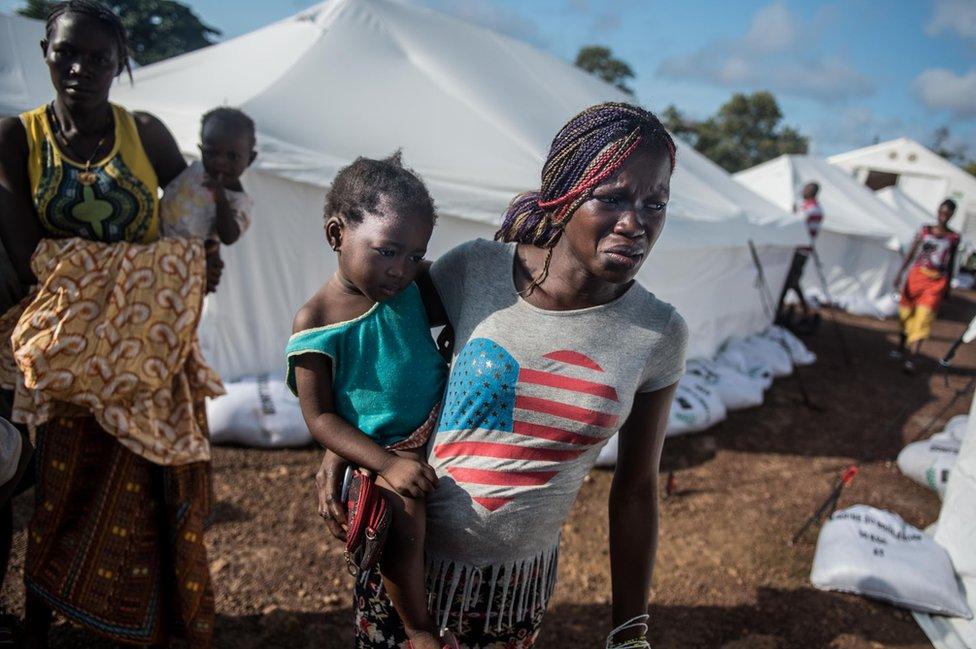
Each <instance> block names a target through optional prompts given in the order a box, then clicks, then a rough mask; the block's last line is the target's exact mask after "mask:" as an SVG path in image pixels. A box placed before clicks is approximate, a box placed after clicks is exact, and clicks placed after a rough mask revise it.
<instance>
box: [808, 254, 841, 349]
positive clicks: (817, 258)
mask: <svg viewBox="0 0 976 649" xmlns="http://www.w3.org/2000/svg"><path fill="white" fill-rule="evenodd" d="M810 255H811V256H812V257H813V265H814V267H816V269H817V275H818V277H819V278H820V285H821V286H822V287H823V292H824V297H825V298H827V305H828V310H829V313H830V320H831V322H833V323H834V331H836V332H837V340H838V341H839V342H840V350H841V353H842V354H843V355H844V364H846V365H850V364H851V353H850V351H848V349H847V341H846V340H845V339H844V332H843V331H841V328H840V323H839V322H837V317H836V316H835V315H834V298H833V297H831V295H830V288H829V287H828V286H827V275H826V274H825V273H824V269H823V264H821V263H820V255H818V254H817V249H816V248H814V247H813V241H812V240H811V241H810Z"/></svg>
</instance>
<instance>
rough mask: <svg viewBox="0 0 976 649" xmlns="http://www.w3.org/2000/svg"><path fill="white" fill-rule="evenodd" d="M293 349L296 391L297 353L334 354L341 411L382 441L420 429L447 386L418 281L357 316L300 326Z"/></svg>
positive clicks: (335, 396)
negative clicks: (327, 322)
mask: <svg viewBox="0 0 976 649" xmlns="http://www.w3.org/2000/svg"><path fill="white" fill-rule="evenodd" d="M286 354H287V355H288V386H289V387H290V388H291V389H292V391H293V392H296V394H297V389H296V387H295V360H296V359H297V358H299V357H300V356H302V355H304V354H322V355H324V356H326V357H327V358H328V359H329V361H330V365H331V367H332V368H333V369H332V394H333V399H334V400H335V408H336V412H337V413H338V414H339V415H340V416H342V418H343V419H345V420H346V421H348V422H349V423H350V424H352V425H353V426H355V427H356V428H358V429H359V430H361V431H362V432H364V433H366V435H368V436H369V437H370V439H372V440H373V441H375V442H376V443H377V444H379V445H380V446H392V445H394V444H397V443H399V442H402V441H403V440H404V439H406V438H407V437H409V436H410V434H411V433H412V432H413V431H415V430H417V429H418V428H420V427H421V426H422V425H423V424H424V422H426V421H427V419H428V418H429V417H430V415H431V410H432V408H433V407H434V406H435V405H436V404H437V403H438V402H439V401H440V398H441V395H442V394H443V393H444V381H445V378H446V376H447V365H446V364H445V363H444V359H443V358H442V357H441V355H440V353H438V351H437V346H436V345H435V344H434V341H433V339H432V338H431V336H430V324H429V322H428V320H427V313H426V312H425V310H424V304H423V301H422V299H421V295H420V289H419V288H417V285H416V284H415V283H411V284H409V285H407V287H406V288H405V289H404V290H403V291H402V292H400V293H399V294H397V295H395V296H393V297H392V298H390V299H389V300H387V301H385V302H376V303H374V304H373V306H371V307H370V308H369V310H368V311H366V313H364V314H362V315H361V316H358V317H355V318H353V319H352V320H346V321H345V322H337V323H336V324H332V325H325V326H322V327H315V328H312V329H305V330H303V331H299V332H297V333H295V334H294V335H293V336H292V337H291V339H290V340H289V341H288V347H287V350H286Z"/></svg>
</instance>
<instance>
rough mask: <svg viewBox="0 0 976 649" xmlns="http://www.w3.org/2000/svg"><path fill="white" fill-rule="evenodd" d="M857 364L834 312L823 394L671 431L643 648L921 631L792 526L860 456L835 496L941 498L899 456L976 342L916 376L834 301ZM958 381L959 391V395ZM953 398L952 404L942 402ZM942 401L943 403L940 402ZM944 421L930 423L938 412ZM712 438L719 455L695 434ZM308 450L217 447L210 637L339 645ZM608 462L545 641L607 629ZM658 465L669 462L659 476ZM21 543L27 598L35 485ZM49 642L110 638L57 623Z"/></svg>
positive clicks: (786, 394)
mask: <svg viewBox="0 0 976 649" xmlns="http://www.w3.org/2000/svg"><path fill="white" fill-rule="evenodd" d="M974 312H976V294H973V293H966V294H962V293H959V294H957V295H955V296H954V297H953V299H952V301H951V302H950V303H949V304H948V305H947V306H946V308H945V309H944V310H943V313H942V318H941V319H940V320H939V322H938V323H937V324H936V327H935V332H934V338H933V339H932V341H931V342H930V343H929V344H928V345H927V348H926V349H925V352H926V354H927V355H928V356H929V357H930V359H931V358H937V357H938V356H941V355H942V354H943V353H944V352H945V350H946V349H947V348H948V346H949V344H950V343H951V341H952V340H954V339H955V338H956V337H957V336H958V335H959V334H960V333H961V332H962V330H963V329H964V327H965V325H966V323H967V322H968V320H969V318H970V317H972V315H973V314H974ZM838 320H839V322H840V323H841V331H842V332H843V339H844V340H845V341H846V344H847V346H848V347H849V348H850V349H851V351H852V355H853V357H854V358H853V364H852V365H847V364H845V363H844V361H843V356H842V353H841V346H840V344H839V339H838V336H837V334H836V331H835V329H834V328H833V327H832V325H831V321H830V319H829V318H827V319H825V321H824V326H823V327H822V328H821V330H820V332H819V333H818V334H817V335H816V336H812V337H809V338H808V339H807V342H808V344H809V345H810V346H811V348H812V349H813V350H814V351H816V352H817V353H818V354H819V355H820V361H819V362H818V363H817V364H816V365H814V366H812V367H810V368H804V369H801V370H800V378H801V380H802V382H803V384H804V385H805V386H806V388H807V390H808V391H809V393H810V395H811V397H812V399H813V401H814V402H815V403H816V404H818V405H819V406H821V407H822V408H823V409H824V410H823V411H822V412H815V411H811V410H809V409H807V408H805V407H804V406H803V405H802V403H801V402H800V400H799V395H798V389H797V382H796V380H795V379H793V378H786V379H781V380H779V381H777V382H776V384H775V385H774V387H773V388H772V389H771V390H770V391H769V392H768V394H767V399H766V403H765V404H764V405H763V406H762V407H760V408H757V409H753V410H749V411H743V412H736V413H732V414H731V415H730V416H729V418H728V420H727V421H726V422H724V423H723V424H721V425H720V426H718V427H716V428H713V429H711V430H710V431H708V432H707V433H706V434H705V435H698V436H692V437H687V438H679V439H674V440H669V441H668V443H667V449H666V452H667V456H668V457H667V461H668V463H670V464H672V465H678V466H681V467H683V468H680V469H679V470H678V471H677V473H676V483H677V488H678V491H677V493H676V494H675V495H674V496H672V497H671V498H669V499H667V500H666V501H665V502H664V504H663V510H662V514H661V541H660V548H659V551H658V556H657V566H656V569H655V573H654V592H653V596H652V608H651V615H652V624H651V633H650V639H651V642H652V645H653V646H654V647H655V648H678V647H681V648H685V647H718V648H724V649H736V648H741V649H745V648H756V649H774V648H787V647H802V648H807V649H815V648H818V647H824V648H831V649H862V648H863V649H867V648H874V647H903V648H910V649H916V648H917V649H921V648H923V647H928V646H930V645H929V643H928V642H927V641H926V639H925V637H924V635H923V634H922V633H921V631H920V630H919V629H918V627H917V626H916V625H915V623H914V621H913V620H912V618H911V616H910V615H909V614H908V613H907V612H905V611H902V610H899V609H895V608H893V607H890V606H887V605H884V604H879V603H874V602H871V601H868V600H866V599H862V598H859V597H854V596H848V595H841V594H836V593H827V592H821V591H819V590H816V589H814V588H813V587H812V586H811V585H810V582H809V572H810V565H811V561H812V557H813V552H814V546H815V544H816V533H815V532H809V533H808V534H807V535H806V536H805V538H803V540H802V541H801V542H800V543H799V544H798V545H796V546H794V547H791V546H789V545H788V543H787V542H788V539H789V538H790V537H791V536H792V534H793V532H794V531H795V530H796V529H797V528H798V527H799V525H800V524H801V522H802V521H803V520H804V519H805V518H806V517H807V516H808V515H809V514H810V513H812V511H813V510H814V509H815V508H816V506H817V503H818V502H819V501H821V500H822V499H823V498H824V497H825V496H826V494H827V493H828V492H829V491H830V488H831V486H832V484H833V483H834V482H835V481H836V480H837V478H838V477H839V475H840V474H841V472H842V471H843V470H844V469H845V468H846V467H847V466H849V465H851V464H857V465H858V467H860V469H861V472H860V474H859V475H858V477H857V479H856V480H855V481H854V483H853V485H852V486H851V488H850V489H849V490H847V491H846V492H845V493H844V495H843V497H842V500H841V503H840V505H841V507H845V506H848V505H852V504H855V503H866V504H870V505H874V506H877V507H882V508H885V509H889V510H892V511H894V512H897V513H898V514H900V515H901V516H903V517H904V518H905V519H906V520H908V521H909V522H910V523H912V524H914V525H917V526H922V527H924V526H927V525H928V524H930V523H932V522H933V521H934V520H935V519H936V517H937V515H938V512H939V500H938V498H937V497H936V496H935V494H934V493H933V492H931V491H929V490H928V489H926V488H923V487H921V486H919V485H916V484H915V483H913V482H911V481H910V480H908V479H907V478H905V477H904V476H902V475H901V473H899V471H898V468H897V466H896V465H895V464H894V459H895V457H896V455H897V454H898V451H899V450H900V449H901V448H902V446H904V444H905V443H907V442H908V441H912V440H913V439H914V438H915V437H917V436H919V435H920V434H924V435H925V436H928V435H931V434H932V433H935V432H938V431H939V430H940V429H941V424H942V423H944V422H945V420H946V419H948V418H949V417H951V416H952V415H956V414H960V413H964V412H966V411H967V409H968V407H969V404H970V400H971V392H972V391H971V389H970V391H969V392H967V393H962V394H958V395H957V391H960V390H962V389H963V388H964V387H965V386H966V385H967V383H968V382H969V380H970V376H971V375H972V374H973V370H974V369H976V346H970V347H968V348H963V349H962V350H961V351H960V354H959V356H958V357H957V363H956V367H955V369H953V370H952V371H951V372H950V374H949V376H948V381H949V384H948V386H947V385H946V384H945V383H944V380H943V376H942V375H941V374H935V373H934V371H935V362H934V361H933V360H927V361H925V362H924V363H923V364H922V367H921V370H922V371H921V372H920V373H919V374H918V375H917V376H916V377H914V378H910V377H907V376H905V375H903V374H902V373H901V372H900V371H898V366H897V365H896V364H895V363H894V362H892V361H890V360H888V359H887V353H888V350H889V348H890V346H891V344H892V342H893V341H894V340H895V331H896V326H895V323H894V322H892V321H888V322H880V321H876V320H870V319H865V318H855V317H851V316H847V315H843V314H841V315H839V316H838ZM953 397H956V398H955V399H954V400H953ZM950 401H951V404H950ZM947 405H948V408H947ZM936 415H939V418H938V422H937V423H936V424H935V425H932V426H931V427H929V428H928V429H927V430H926V426H927V425H928V424H929V422H930V421H931V420H932V418H933V417H935V416H936ZM706 437H707V438H711V439H712V440H714V449H713V450H714V455H713V456H712V457H709V455H711V454H710V453H707V452H705V451H706V450H707V449H708V446H709V444H708V439H706ZM318 457H319V453H318V452H317V451H315V450H311V449H310V450H298V451H277V452H268V451H258V450H248V449H232V448H219V449H217V450H216V451H215V454H214V463H215V483H216V485H215V490H216V497H217V502H218V504H217V517H216V523H215V525H214V526H213V528H212V529H211V531H210V539H209V541H210V545H211V547H212V554H211V571H212V573H213V576H214V582H215V587H216V591H217V607H218V611H219V616H218V621H217V627H218V628H217V643H216V644H217V646H218V647H221V648H232V647H233V648H235V649H236V648H245V649H246V648H251V647H254V648H257V647H262V648H265V647H267V648H279V647H280V648H285V647H287V648H301V647H351V646H352V641H351V636H352V634H351V632H352V624H351V616H352V613H351V608H350V588H351V578H350V577H349V575H348V574H347V572H346V570H345V567H344V564H343V560H342V556H341V548H340V545H339V544H338V542H336V541H334V540H333V539H331V538H330V537H329V536H328V535H327V534H326V532H325V528H324V526H323V524H322V523H321V522H320V520H319V519H318V517H317V516H316V514H315V501H314V493H313V479H312V475H313V472H314V469H315V466H316V463H317V460H318ZM611 477H612V474H611V473H610V472H608V471H595V472H594V473H593V474H592V476H591V478H590V479H588V481H587V482H586V483H585V484H584V485H583V488H582V491H581V493H580V497H579V500H578V502H577V503H576V505H575V508H574V510H573V515H572V517H571V519H570V520H569V521H568V522H567V524H566V526H565V530H564V538H563V546H562V547H563V549H562V558H561V564H560V571H559V584H558V587H557V590H556V596H555V599H554V601H553V603H552V606H551V609H550V612H549V614H548V615H547V617H546V620H545V623H544V625H543V628H542V636H541V639H540V642H539V647H541V648H542V649H552V648H555V647H602V646H603V640H604V637H605V634H606V632H607V631H608V623H609V610H610V607H609V597H608V595H609V572H608V556H607V549H606V548H607V538H606V537H607V526H606V518H607V513H606V500H607V495H608V492H609V486H610V480H611ZM661 479H662V481H663V480H664V476H662V478H661ZM16 507H17V510H16V526H17V530H18V531H17V534H16V537H15V550H14V559H13V565H12V567H11V573H10V576H9V578H8V579H7V584H6V586H5V588H4V589H3V591H2V597H3V601H2V603H3V604H5V605H6V606H7V607H8V608H9V609H12V610H14V611H17V612H19V611H21V610H22V585H21V582H20V574H21V569H22V565H23V555H24V546H25V534H24V531H23V526H24V524H25V522H26V520H27V518H28V517H29V515H30V509H31V494H30V493H28V494H24V495H22V496H21V497H20V498H19V499H18V501H17V503H16ZM52 646H55V647H106V646H108V645H107V644H106V643H104V642H102V641H99V640H96V639H94V638H92V637H91V636H89V635H88V634H87V633H85V632H83V631H80V630H78V629H74V628H72V627H69V626H67V625H64V624H59V625H58V626H57V627H56V628H55V630H54V631H53V635H52Z"/></svg>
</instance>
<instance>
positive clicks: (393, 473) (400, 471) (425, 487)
mask: <svg viewBox="0 0 976 649" xmlns="http://www.w3.org/2000/svg"><path fill="white" fill-rule="evenodd" d="M379 473H380V476H381V477H382V478H383V479H384V480H386V481H387V482H388V483H390V486H391V487H393V489H394V490H396V492H397V493H398V494H400V495H401V496H407V497H410V498H422V497H423V495H424V494H428V493H430V492H431V491H433V490H434V488H435V487H436V486H437V474H436V473H434V469H433V467H431V466H430V465H429V464H427V463H426V462H422V461H420V460H417V459H414V458H409V457H401V456H399V455H395V456H393V457H392V458H391V459H390V460H389V461H388V462H387V463H386V465H385V466H384V467H383V468H382V469H381V470H380V472H379Z"/></svg>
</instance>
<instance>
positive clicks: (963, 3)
mask: <svg viewBox="0 0 976 649" xmlns="http://www.w3.org/2000/svg"><path fill="white" fill-rule="evenodd" d="M943 32H949V33H951V34H955V35H956V36H960V37H962V38H966V39H970V40H976V2H973V0H935V10H934V11H933V12H932V17H931V18H930V19H929V23H928V24H927V25H926V26H925V33H926V34H928V35H929V36H938V35H939V34H942V33H943Z"/></svg>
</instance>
